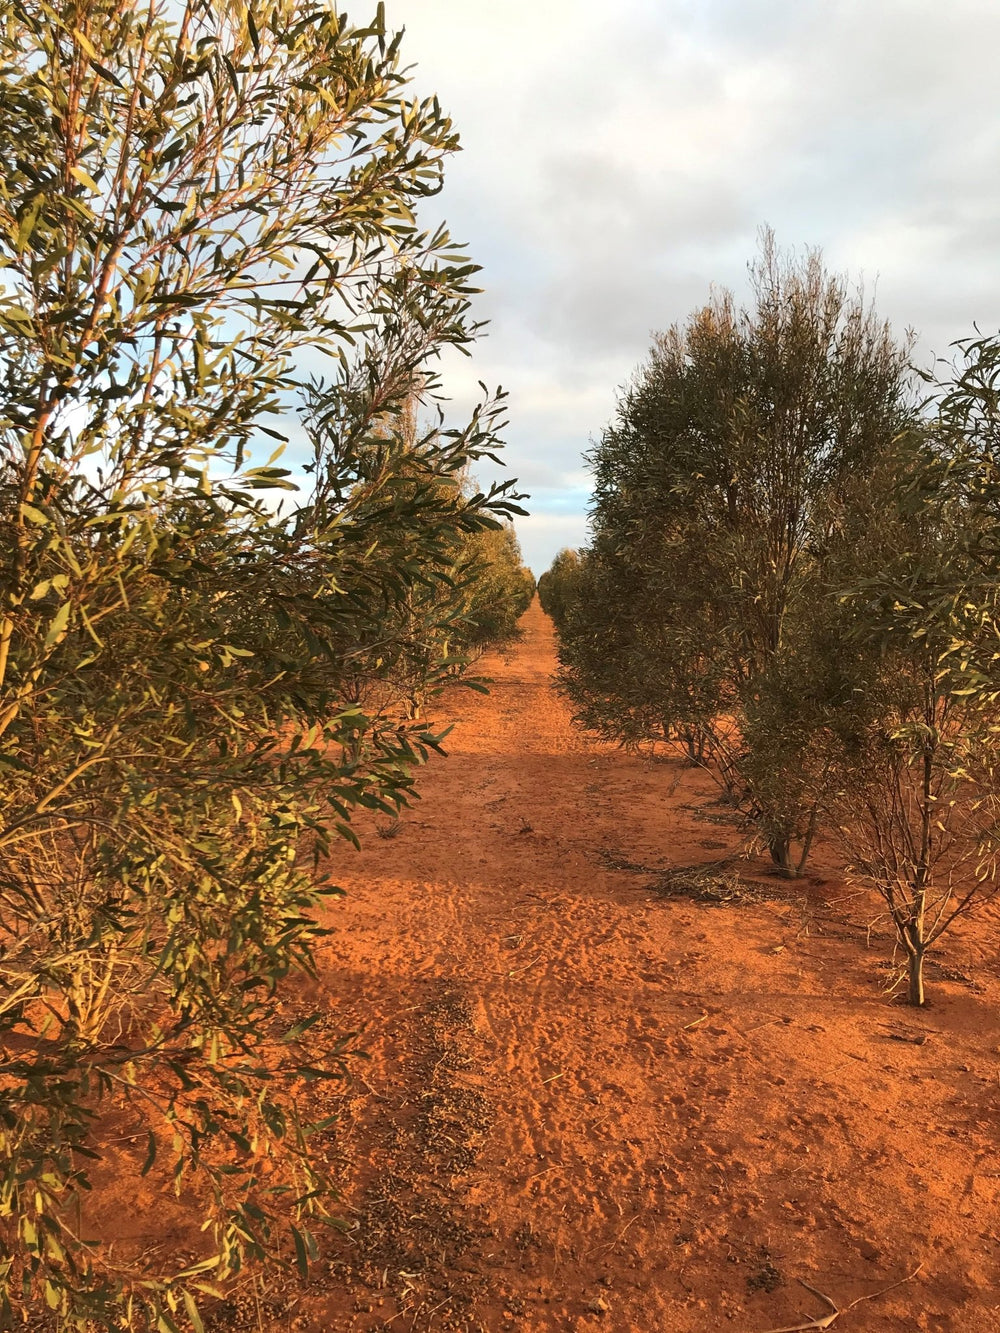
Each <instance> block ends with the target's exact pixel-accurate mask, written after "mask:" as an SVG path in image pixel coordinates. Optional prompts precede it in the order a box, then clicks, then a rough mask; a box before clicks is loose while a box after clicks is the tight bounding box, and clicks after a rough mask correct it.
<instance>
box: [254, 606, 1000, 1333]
mask: <svg viewBox="0 0 1000 1333" xmlns="http://www.w3.org/2000/svg"><path fill="white" fill-rule="evenodd" d="M524 625H525V631H526V632H525V638H524V641H523V642H522V643H521V644H520V645H519V646H518V647H517V649H516V650H515V651H514V652H513V653H512V654H511V655H509V657H508V658H507V659H506V660H504V659H502V658H500V657H496V656H494V657H491V658H489V659H487V661H486V662H485V663H484V664H483V669H484V672H485V674H487V675H489V676H491V677H492V678H493V680H494V684H493V687H492V693H491V694H490V696H489V697H488V698H484V697H481V696H478V695H474V694H472V693H469V692H466V691H462V692H456V694H455V696H454V697H453V699H452V700H451V701H450V706H451V707H452V709H453V713H454V715H455V716H456V717H457V718H458V722H457V725H456V727H455V730H454V732H453V734H452V736H451V737H450V739H449V742H448V750H449V757H448V758H447V759H443V760H435V761H434V762H433V763H432V764H431V765H430V767H429V769H428V770H427V771H426V772H425V773H424V774H423V775H422V779H421V791H422V794H423V799H422V800H421V801H420V802H419V804H417V805H416V806H415V807H414V808H413V810H412V811H410V812H408V813H407V814H406V815H405V816H404V818H403V819H402V821H401V822H400V824H399V826H398V828H392V827H391V826H389V825H388V821H386V820H385V819H379V820H378V821H376V824H377V825H378V826H379V828H380V829H381V833H382V834H383V836H377V835H376V833H377V830H376V827H375V824H373V826H372V827H371V828H369V829H368V830H367V833H366V836H365V846H364V851H363V852H362V853H360V854H357V855H353V854H350V853H349V854H347V855H345V856H344V857H343V861H342V865H340V866H338V875H339V878H340V880H341V882H342V883H343V884H344V886H345V888H346V889H347V890H348V897H347V898H346V899H345V900H344V901H343V903H342V904H341V905H340V906H338V907H336V908H335V909H334V911H333V913H332V924H333V925H334V926H335V927H336V933H335V934H334V936H333V937H332V939H331V940H330V942H329V945H328V946H327V948H326V950H325V953H324V957H323V960H322V962H323V971H322V973H321V978H320V983H319V985H318V986H317V987H316V988H315V994H314V995H313V996H312V999H313V1000H316V999H319V1000H320V1001H321V1003H322V1004H323V1005H324V1006H328V1007H329V1010H330V1014H331V1020H332V1027H333V1028H334V1029H339V1030H344V1029H347V1028H353V1027H358V1028H361V1029H363V1035H362V1037H361V1040H360V1045H361V1046H363V1047H364V1048H365V1049H366V1051H367V1052H368V1056H369V1058H368V1060H367V1061H366V1062H364V1063H361V1062H357V1063H356V1064H355V1068H356V1072H357V1078H356V1080H355V1082H354V1084H353V1086H352V1087H351V1089H350V1090H349V1091H348V1092H347V1093H345V1094H344V1095H343V1096H342V1097H341V1098H339V1099H338V1100H337V1106H336V1109H338V1110H339V1111H340V1113H341V1122H340V1126H339V1128H338V1129H337V1131H336V1132H335V1133H334V1134H333V1135H332V1136H331V1137H330V1154H331V1160H333V1161H334V1162H335V1164H336V1165H337V1167H338V1169H339V1170H340V1171H341V1173H342V1176H343V1179H344V1182H345V1183H344V1191H345V1192H344V1208H345V1212H344V1215H345V1217H346V1218H347V1219H348V1220H349V1222H350V1223H351V1225H352V1226H353V1228H354V1229H353V1231H351V1232H350V1233H349V1235H348V1237H347V1238H346V1239H344V1240H343V1241H335V1242H334V1243H333V1246H332V1251H331V1252H329V1253H328V1254H327V1256H326V1257H325V1259H324V1261H323V1262H322V1263H321V1265H320V1266H319V1268H318V1269H317V1270H316V1271H315V1274H314V1278H313V1279H312V1280H311V1281H310V1283H309V1284H308V1286H307V1287H305V1288H303V1289H302V1290H301V1291H300V1292H299V1293H297V1294H296V1295H295V1296H294V1297H292V1298H290V1299H284V1298H283V1299H282V1300H281V1301H280V1302H279V1303H277V1304H275V1305H274V1307H273V1308H272V1314H271V1321H270V1322H269V1323H264V1324H263V1325H262V1326H264V1327H268V1328H273V1329H274V1330H275V1331H277V1330H279V1329H293V1328H294V1329H316V1330H319V1329H323V1330H335V1331H336V1333H340V1330H345V1331H346V1330H357V1333H370V1331H371V1330H375V1329H394V1330H398V1331H400V1333H402V1331H404V1330H405V1331H406V1333H422V1331H423V1330H427V1331H428V1333H429V1331H430V1330H441V1331H442V1333H443V1331H445V1330H463V1331H468V1330H479V1329H483V1330H489V1333H494V1331H496V1330H507V1329H511V1330H515V1329H516V1330H528V1331H529V1333H530V1331H533V1330H539V1331H541V1330H597V1329H605V1330H613V1331H614V1333H619V1331H621V1330H637V1331H638V1333H654V1331H655V1333H708V1331H709V1330H716V1329H739V1330H740V1331H741V1333H762V1331H763V1330H768V1329H772V1328H776V1327H780V1326H786V1325H789V1324H797V1323H799V1322H800V1321H804V1320H806V1319H808V1318H812V1317H813V1316H823V1315H825V1314H827V1313H829V1311H828V1308H826V1307H824V1306H823V1305H822V1303H821V1302H820V1301H818V1300H817V1299H816V1297H815V1296H813V1295H811V1294H810V1293H809V1292H808V1291H807V1290H805V1289H804V1288H803V1287H802V1286H801V1285H800V1284H799V1282H798V1279H804V1280H805V1281H806V1282H808V1283H810V1284H811V1285H812V1286H813V1287H815V1288H817V1289H818V1290H820V1291H822V1292H824V1293H826V1294H827V1295H828V1296H829V1297H830V1298H831V1299H832V1300H833V1301H834V1302H835V1303H836V1305H837V1306H838V1307H839V1308H840V1309H842V1310H846V1307H847V1306H848V1305H850V1304H851V1302H856V1301H859V1300H861V1298H864V1297H867V1296H869V1295H870V1294H872V1293H877V1292H879V1291H880V1289H882V1288H885V1287H888V1286H889V1284H891V1283H894V1282H897V1281H898V1280H899V1279H903V1278H906V1277H907V1275H908V1274H911V1273H913V1271H914V1270H915V1269H916V1268H917V1267H918V1265H922V1268H921V1270H920V1272H919V1273H918V1274H917V1276H915V1277H913V1278H912V1279H911V1280H909V1281H907V1282H905V1283H904V1284H903V1285H901V1286H897V1287H895V1288H894V1289H893V1290H891V1291H888V1292H886V1293H885V1294H883V1295H879V1296H876V1297H875V1299H873V1300H871V1301H865V1300H861V1303H860V1304H856V1305H855V1306H854V1308H853V1309H851V1310H846V1312H845V1313H843V1314H842V1315H841V1316H840V1318H839V1319H838V1320H836V1322H835V1327H836V1329H837V1333H854V1331H856V1330H876V1329H877V1330H885V1331H886V1333H904V1330H906V1331H907V1333H910V1331H911V1330H914V1329H923V1330H935V1333H939V1331H943V1330H955V1333H990V1331H991V1330H1000V1281H998V1278H1000V1263H998V1260H1000V1244H998V1226H1000V1218H998V1212H997V1193H998V1180H1000V1153H998V1138H1000V1118H998V1117H1000V1076H998V1070H1000V1055H998V1042H1000V1034H998V1030H997V1023H996V1014H997V999H998V996H1000V985H998V981H997V975H996V971H995V942H996V940H997V921H996V917H995V916H994V917H991V918H990V919H989V920H988V921H982V922H981V923H980V925H979V926H977V927H976V933H975V934H971V933H970V936H969V937H968V938H966V939H958V940H956V941H955V942H954V943H953V944H952V945H951V946H949V949H948V950H947V951H946V953H945V954H943V955H942V956H941V957H942V962H943V963H944V964H945V972H944V973H943V972H942V969H941V967H934V968H931V969H930V971H929V974H928V980H929V993H930V997H931V999H932V1001H933V1004H932V1006H931V1007H929V1008H928V1009H927V1010H926V1011H925V1012H923V1013H914V1012H913V1011H908V1010H906V1009H904V1008H900V1007H899V1006H898V1005H895V1004H893V1003H892V1002H891V1000H890V998H889V997H888V996H887V994H886V992H885V989H884V987H885V982H886V977H887V972H886V970H885V968H884V964H885V961H886V960H887V958H888V956H889V953H890V942H889V941H888V940H887V939H886V938H884V937H883V938H875V937H873V938H872V939H871V941H870V944H868V945H867V946H866V935H865V931H864V928H863V922H864V919H865V917H866V915H867V909H866V907H865V904H864V903H860V902H859V901H858V900H857V899H848V898H847V897H846V896H845V895H846V890H845V888H844V886H843V884H842V882H841V881H840V879H839V878H838V876H837V873H836V866H835V864H834V863H833V862H832V861H829V859H828V860H827V861H826V862H824V860H823V854H822V852H821V855H820V859H819V861H818V863H817V866H816V869H815V872H814V873H813V874H812V875H811V876H810V877H809V878H808V879H807V880H806V881H804V882H803V883H801V884H799V885H795V884H787V883H783V882H781V881H779V880H776V879H774V878H772V877H771V876H770V875H769V874H768V872H767V868H766V867H765V865H764V864H763V863H762V862H754V861H751V862H742V863H734V865H735V869H736V870H738V871H739V873H740V875H741V876H742V878H743V880H744V881H746V880H749V881H751V888H750V891H749V893H748V897H749V899H750V900H749V901H723V902H721V903H717V902H716V903H713V902H703V901H698V900H696V899H693V898H691V897H690V896H683V892H682V893H680V894H676V893H675V894H673V895H671V894H670V893H664V892H663V889H664V883H665V881H664V878H663V875H662V873H658V872H663V871H669V870H671V869H673V870H676V869H677V868H683V867H689V866H691V865H703V864H705V863H708V862H712V861H720V860H724V859H725V858H726V857H727V856H728V855H730V854H732V853H735V852H736V851H737V849H738V847H739V844H740V835H739V831H738V830H737V829H736V827H735V826H734V823H733V821H732V817H731V815H730V812H729V811H728V810H727V808H726V807H725V806H723V805H720V804H718V803H717V801H716V797H717V793H716V791H715V789H714V788H713V786H712V784H711V782H710V780H709V779H708V778H707V777H706V776H705V775H704V774H702V773H699V772H698V771H696V770H692V769H691V768H689V767H686V766H685V765H684V764H683V762H682V761H681V760H680V759H679V758H668V757H659V758H656V759H654V758H651V757H650V756H648V755H647V756H629V755H625V754H623V753H621V752H619V751H617V750H614V749H612V748H610V747H607V746H603V745H599V744H597V743H595V742H593V741H592V740H590V739H588V738H586V737H585V736H583V735H582V734H580V733H579V732H578V731H577V730H575V729H574V728H573V727H572V725H571V723H570V718H569V712H568V709H567V707H566V706H565V704H564V703H563V702H562V701H561V700H560V699H559V697H558V696H557V695H556V694H555V693H554V691H553V690H552V687H551V683H550V677H551V673H552V670H553V667H554V650H553V641H552V635H551V629H550V626H549V623H548V621H547V620H546V619H545V617H544V616H543V615H542V613H541V612H540V610H539V609H538V606H537V603H536V605H535V606H533V607H532V609H531V610H530V611H529V613H528V615H527V616H526V618H525V621H524ZM733 868H734V867H733V865H730V866H728V867H725V868H724V869H723V871H721V872H720V875H721V878H718V877H717V878H716V879H715V880H714V881H712V880H710V881H709V882H710V883H711V882H714V883H715V884H716V888H717V889H720V894H721V896H722V897H723V898H726V897H727V894H728V889H727V885H728V886H729V887H730V888H731V886H732V880H731V879H727V878H726V876H727V875H731V873H732V870H733ZM685 883H687V881H684V880H683V879H682V880H681V881H677V880H675V884H674V887H675V889H676V888H678V886H679V887H680V889H681V890H683V889H684V885H685ZM720 886H721V888H720ZM689 887H690V886H689ZM946 974H947V975H950V977H951V978H952V979H950V980H949V979H946ZM970 983H971V984H970ZM921 1037H924V1038H925V1040H924V1041H923V1042H922V1043H921V1044H917V1042H916V1041H913V1040H904V1039H901V1038H918V1039H919V1038H921ZM269 1308H270V1307H269ZM252 1326H253V1327H257V1326H258V1325H257V1324H256V1323H255V1324H253V1325H252Z"/></svg>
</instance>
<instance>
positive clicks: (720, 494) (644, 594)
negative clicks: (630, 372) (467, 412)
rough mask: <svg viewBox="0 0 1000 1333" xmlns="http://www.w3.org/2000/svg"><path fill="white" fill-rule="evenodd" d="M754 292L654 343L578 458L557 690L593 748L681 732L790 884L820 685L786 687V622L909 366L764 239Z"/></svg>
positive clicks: (850, 305) (801, 835) (804, 829)
mask: <svg viewBox="0 0 1000 1333" xmlns="http://www.w3.org/2000/svg"><path fill="white" fill-rule="evenodd" d="M752 277H753V282H754V295H755V305H754V307H753V309H752V310H749V311H746V310H743V311H737V310H736V308H735V305H734V302H733V300H732V298H731V297H730V296H729V295H728V294H725V293H723V294H721V295H720V296H718V297H717V298H716V299H715V300H714V302H713V303H712V304H711V305H710V306H707V307H706V308H705V309H703V310H701V311H699V312H697V313H696V314H695V315H693V316H692V317H691V319H690V320H689V321H688V324H687V325H686V327H685V328H684V329H683V330H681V329H680V328H677V327H675V328H673V329H671V330H670V331H669V332H668V333H666V334H664V335H662V336H660V337H659V338H658V339H657V341H656V343H655V345H654V348H653V351H652V354H651V356H650V359H649V361H648V362H647V364H646V365H645V366H644V367H643V368H642V369H641V371H640V372H639V374H638V375H637V377H636V378H635V380H634V381H633V383H632V384H631V385H630V386H629V387H628V388H627V390H626V391H625V393H624V394H623V396H622V398H621V401H620V403H619V406H618V412H617V416H616V419H615V421H614V422H613V424H612V425H611V426H610V427H609V428H608V429H607V430H606V431H605V433H604V435H603V437H602V439H601V440H600V442H599V443H598V444H597V445H596V447H595V448H594V450H593V452H592V455H591V460H590V461H591V464H592V466H593V469H594V475H595V492H594V505H593V509H592V526H593V544H592V547H591V549H590V550H589V551H588V552H587V553H586V556H585V559H584V571H585V574H584V577H583V578H582V579H581V580H580V581H579V582H578V584H577V587H576V591H577V596H576V597H575V598H574V599H573V600H572V604H571V607H570V609H569V612H568V614H564V616H563V623H562V625H561V630H562V633H561V658H562V662H563V671H562V677H561V678H562V680H563V683H564V686H565V688H566V690H567V691H568V693H569V695H570V697H571V698H572V700H573V701H574V703H575V705H576V707H577V709H578V716H579V718H580V719H581V720H582V721H583V722H585V723H586V724H587V725H590V726H596V728H597V729H598V730H600V731H601V732H602V734H604V735H606V736H609V737H615V738H617V739H621V740H637V739H642V738H643V737H655V738H663V737H671V736H678V735H679V736H682V737H683V738H685V740H686V741H687V744H688V747H689V752H690V753H691V754H692V756H693V757H695V758H701V757H711V758H712V759H714V761H715V764H716V771H718V772H719V773H720V774H721V776H722V779H723V780H724V781H725V783H726V785H727V786H728V787H729V789H730V791H731V792H732V793H733V795H734V797H735V799H737V800H738V801H739V802H740V803H741V804H742V806H743V808H744V810H745V811H746V812H747V813H748V814H749V815H750V816H751V817H752V818H753V820H754V821H755V823H756V826H757V828H758V829H759V830H760V833H761V835H762V836H763V838H764V839H765V841H766V842H767V843H768V845H769V846H770V848H771V852H772V855H773V856H774V858H775V860H776V861H777V862H778V864H779V865H781V866H782V868H783V869H785V870H786V871H788V872H789V873H793V872H794V871H795V869H796V866H797V865H798V864H801V861H802V860H803V855H802V853H803V851H807V850H808V843H809V841H810V840H811V833H812V829H813V828H814V826H815V818H816V812H817V801H818V792H817V791H816V789H815V783H814V779H815V777H816V776H817V775H818V774H819V773H821V771H822V765H821V764H820V765H819V767H817V765H816V763H815V762H814V756H813V755H812V754H811V747H810V741H809V738H810V736H811V735H812V733H813V731H814V729H815V727H816V725H817V723H818V721H819V719H820V718H821V716H822V714H823V709H824V706H825V705H824V699H823V693H824V691H825V690H826V689H827V688H828V684H827V683H824V682H823V679H822V678H823V674H824V673H823V672H822V671H819V672H818V673H817V672H816V671H815V670H812V681H811V683H810V684H809V686H808V687H807V689H806V690H805V691H802V692H797V690H796V681H797V680H798V681H800V682H803V683H804V681H805V674H806V673H805V672H804V667H805V663H804V662H803V661H802V660H801V653H802V652H803V651H805V650H808V651H809V652H810V653H811V651H812V649H811V648H809V644H810V643H811V641H812V638H813V635H812V631H811V630H810V629H807V628H803V627H802V626H800V625H798V624H797V623H796V618H797V617H799V616H800V615H801V616H804V617H805V618H806V620H807V621H808V619H809V618H810V617H811V615H812V608H813V607H814V605H815V604H816V602H817V600H818V599H819V598H820V597H821V596H822V590H823V588H824V580H825V574H824V571H823V563H822V552H823V549H824V545H825V543H826V542H827V539H828V537H829V532H828V524H829V523H830V522H831V521H834V522H835V521H836V517H837V506H836V500H837V497H838V495H839V494H840V493H841V492H842V490H843V488H844V487H845V486H846V485H848V483H850V482H852V481H853V479H856V478H858V477H864V476H866V475H870V474H871V470H872V468H873V467H874V466H875V464H876V463H877V460H878V459H879V458H880V457H881V454H882V452H883V451H884V450H885V449H886V447H887V446H888V445H889V444H890V443H891V441H892V440H893V439H894V438H895V436H896V435H897V434H898V433H899V431H900V430H901V429H902V428H903V427H904V426H905V425H906V424H907V422H908V421H909V420H910V419H911V416H912V410H913V409H912V405H911V398H910V392H909V387H908V376H907V366H906V357H907V353H906V349H905V348H900V347H897V346H896V345H895V344H894V343H893V341H892V339H891V336H890V334H889V331H888V329H887V328H886V327H885V326H884V325H881V324H879V323H878V322H877V320H876V319H875V317H874V315H873V314H872V312H871V311H870V310H868V309H867V308H866V307H865V306H864V305H863V303H862V302H861V301H860V300H857V299H853V298H850V297H849V296H848V294H847V290H846V287H845V285H844V283H843V282H842V281H840V280H838V279H834V278H831V277H829V276H828V275H827V274H826V273H825V272H824V270H823V266H822V263H821V261H820V258H819V256H818V255H817V254H815V253H813V254H809V255H807V256H806V257H805V259H804V260H803V261H802V262H801V263H798V264H797V263H795V262H794V261H792V260H788V259H785V258H783V257H782V256H781V255H780V254H778V252H777V251H776V250H775V249H774V245H773V240H772V238H771V237H770V235H765V237H764V245H763V250H762V254H761V257H760V259H759V261H758V263H757V264H756V266H755V267H754V268H753V270H752ZM830 686H831V687H832V686H833V683H832V682H831V683H830ZM800 698H801V705H800V703H799V699H800ZM789 707H791V713H790V714H788V713H787V711H786V710H788V708H789ZM779 778H780V780H779ZM794 843H798V844H799V847H800V850H799V852H798V853H797V855H795V856H793V853H792V845H793V844H794Z"/></svg>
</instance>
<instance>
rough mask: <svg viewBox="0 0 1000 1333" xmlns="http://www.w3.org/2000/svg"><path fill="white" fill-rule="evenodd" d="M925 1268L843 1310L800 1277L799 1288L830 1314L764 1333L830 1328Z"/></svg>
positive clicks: (860, 1297)
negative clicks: (865, 1302)
mask: <svg viewBox="0 0 1000 1333" xmlns="http://www.w3.org/2000/svg"><path fill="white" fill-rule="evenodd" d="M923 1266H924V1265H923V1263H922V1262H921V1263H919V1264H917V1266H916V1268H915V1269H914V1270H913V1272H912V1273H907V1275H906V1277H901V1278H900V1279H899V1280H898V1281H897V1282H890V1283H889V1285H888V1286H887V1287H881V1288H880V1289H879V1290H878V1291H873V1292H870V1293H869V1295H867V1296H859V1297H858V1298H857V1300H853V1301H851V1303H850V1305H845V1306H844V1308H843V1309H842V1310H841V1309H840V1308H839V1307H838V1306H837V1305H835V1304H834V1302H833V1301H831V1299H830V1297H829V1296H826V1295H824V1293H823V1292H821V1291H817V1290H816V1288H815V1287H811V1286H810V1285H809V1283H808V1282H806V1281H805V1280H804V1279H803V1278H801V1277H800V1278H798V1279H797V1281H798V1283H799V1286H801V1287H805V1289H806V1291H809V1292H811V1293H812V1294H813V1295H814V1296H815V1297H816V1298H817V1300H820V1301H822V1302H823V1304H824V1305H826V1306H828V1307H829V1309H830V1313H829V1314H825V1315H817V1316H816V1318H815V1319H809V1320H807V1321H806V1322H805V1323H804V1324H785V1325H784V1327H782V1328H768V1329H765V1330H764V1333H812V1330H814V1329H824V1328H830V1327H831V1326H832V1325H833V1323H834V1321H835V1320H837V1319H839V1318H840V1316H841V1315H842V1314H847V1312H848V1310H853V1309H854V1307H855V1306H856V1305H860V1304H861V1303H862V1301H873V1300H875V1298H876V1297H877V1296H884V1295H885V1293H886V1292H887V1291H892V1290H893V1289H894V1288H896V1287H901V1286H902V1285H903V1283H904V1282H912V1281H913V1279H914V1278H915V1277H916V1276H917V1274H918V1273H919V1272H920V1270H921V1269H922V1268H923Z"/></svg>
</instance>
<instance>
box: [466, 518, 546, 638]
mask: <svg viewBox="0 0 1000 1333" xmlns="http://www.w3.org/2000/svg"><path fill="white" fill-rule="evenodd" d="M461 556H462V561H463V563H464V565H465V567H466V571H467V576H470V575H471V581H470V582H469V584H468V596H467V599H466V604H465V616H466V624H465V626H464V627H463V628H462V630H461V631H460V636H459V637H460V642H461V644H462V645H463V647H464V648H466V649H467V650H472V651H479V650H481V649H483V648H488V647H490V646H493V645H502V644H505V643H510V642H511V640H512V639H514V638H515V637H516V635H517V622H518V620H519V619H520V618H521V616H523V615H524V613H525V611H527V609H528V607H529V606H530V605H531V600H532V598H533V597H534V595H535V579H534V575H533V574H532V572H531V570H530V569H528V568H527V567H526V566H525V564H524V562H523V560H522V557H521V547H520V544H519V542H518V540H517V536H516V535H515V533H514V529H513V528H512V527H503V528H494V529H492V530H487V531H483V532H478V533H476V534H475V535H474V536H472V537H470V538H469V539H468V540H467V541H466V542H465V543H464V545H463V547H462V551H461Z"/></svg>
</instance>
